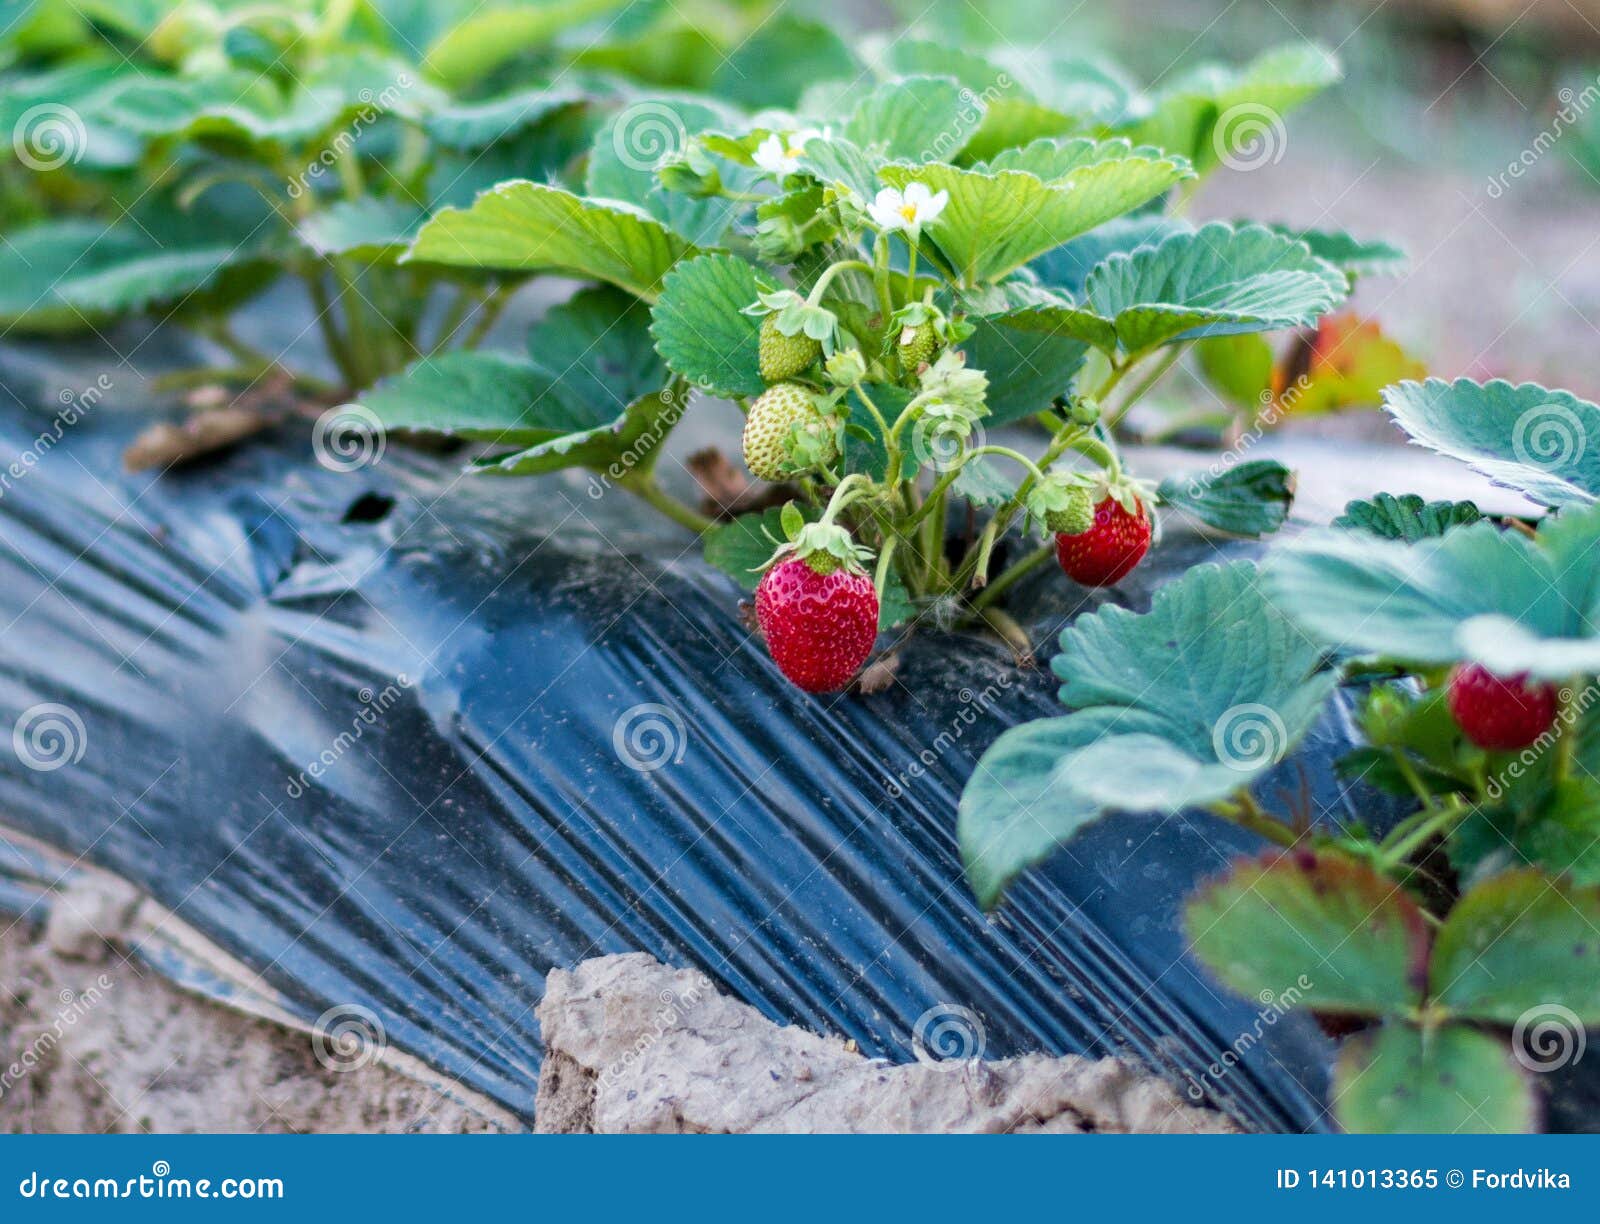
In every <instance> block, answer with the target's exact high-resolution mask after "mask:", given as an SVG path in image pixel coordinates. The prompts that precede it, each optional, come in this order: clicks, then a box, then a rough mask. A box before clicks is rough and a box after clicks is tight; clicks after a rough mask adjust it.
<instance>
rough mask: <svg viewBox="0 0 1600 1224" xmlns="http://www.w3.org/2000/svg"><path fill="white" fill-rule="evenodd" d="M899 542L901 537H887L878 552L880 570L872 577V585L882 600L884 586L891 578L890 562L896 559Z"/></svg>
mask: <svg viewBox="0 0 1600 1224" xmlns="http://www.w3.org/2000/svg"><path fill="white" fill-rule="evenodd" d="M899 542H900V537H899V536H896V535H888V536H885V537H884V541H883V547H882V548H880V549H879V550H878V568H877V571H876V572H875V573H874V574H873V576H872V585H873V587H874V589H876V590H877V592H878V598H879V599H880V600H881V599H882V598H883V584H884V583H885V582H886V581H887V580H888V577H889V562H890V561H892V560H893V559H894V549H895V545H896V544H898V543H899Z"/></svg>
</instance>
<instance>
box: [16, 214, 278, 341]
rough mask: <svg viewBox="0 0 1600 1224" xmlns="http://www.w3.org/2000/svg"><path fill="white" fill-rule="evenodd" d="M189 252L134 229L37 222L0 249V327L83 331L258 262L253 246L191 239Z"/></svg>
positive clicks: (77, 222)
mask: <svg viewBox="0 0 1600 1224" xmlns="http://www.w3.org/2000/svg"><path fill="white" fill-rule="evenodd" d="M195 237H196V243H195V245H193V246H181V245H176V244H172V243H168V244H165V245H163V244H161V243H159V242H157V241H155V240H154V239H153V238H152V237H151V235H150V234H149V233H148V232H147V231H146V230H144V229H141V228H140V227H138V226H136V225H121V226H110V227H108V226H106V225H105V224H103V223H101V222H96V221H80V220H69V219H63V220H59V221H44V222H41V223H39V224H37V225H34V226H30V227H28V228H26V229H23V230H18V231H15V232H13V233H11V234H9V235H7V237H6V241H5V243H4V244H0V324H3V325H4V326H7V327H15V328H17V329H19V330H21V331H24V332H27V331H56V330H61V329H74V328H79V327H85V326H88V325H90V324H91V323H92V322H94V321H95V320H97V319H100V318H104V317H107V316H111V315H118V314H124V313H131V312H137V311H141V310H145V309H148V308H150V307H152V306H156V305H159V304H164V303H172V302H177V301H180V300H182V299H185V298H188V297H190V296H191V295H193V294H197V293H202V292H205V291H208V290H210V289H212V288H213V287H215V286H217V285H218V284H219V282H220V280H221V278H222V277H223V275H224V273H226V272H228V271H229V270H230V269H235V270H236V269H240V268H242V267H243V266H244V265H247V264H252V263H255V262H257V261H259V260H260V258H261V254H262V252H261V249H260V248H248V247H244V246H239V245H236V244H234V243H232V242H227V241H219V240H211V239H210V238H209V237H208V236H207V235H205V234H197V235H196V236H195Z"/></svg>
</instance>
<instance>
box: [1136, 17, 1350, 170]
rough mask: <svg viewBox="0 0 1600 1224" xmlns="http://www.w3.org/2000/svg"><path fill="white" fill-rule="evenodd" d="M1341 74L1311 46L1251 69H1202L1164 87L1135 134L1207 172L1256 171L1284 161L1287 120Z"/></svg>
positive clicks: (1278, 52)
mask: <svg viewBox="0 0 1600 1224" xmlns="http://www.w3.org/2000/svg"><path fill="white" fill-rule="evenodd" d="M1341 75H1342V74H1341V73H1340V70H1339V63H1338V61H1337V60H1336V59H1335V58H1334V57H1333V56H1332V55H1331V54H1330V53H1329V52H1327V51H1325V50H1324V49H1323V48H1321V47H1318V46H1316V45H1315V44H1312V43H1305V42H1301V43H1292V44H1289V45H1287V46H1283V47H1278V48H1275V49H1274V50H1271V51H1267V52H1265V53H1264V54H1262V55H1260V56H1258V57H1257V58H1256V59H1254V60H1252V61H1251V62H1250V63H1249V64H1247V65H1245V66H1244V67H1243V68H1238V69H1234V68H1229V67H1226V66H1224V65H1220V64H1199V65H1196V66H1195V67H1194V68H1193V69H1191V70H1190V71H1188V72H1185V73H1183V74H1182V75H1181V76H1179V77H1178V78H1177V79H1175V80H1174V81H1173V82H1172V83H1171V84H1170V85H1168V86H1167V87H1166V88H1164V89H1162V90H1160V91H1159V92H1158V93H1157V94H1156V95H1155V97H1154V98H1153V99H1152V100H1151V104H1150V110H1149V113H1148V114H1147V115H1146V116H1145V117H1143V118H1142V119H1140V120H1139V121H1138V122H1137V123H1136V124H1135V125H1134V127H1133V129H1132V131H1130V132H1128V133H1127V134H1128V135H1129V136H1131V137H1132V138H1133V139H1134V140H1136V141H1138V142H1140V143H1143V144H1153V145H1156V146H1157V147H1159V148H1163V149H1171V150H1172V151H1173V152H1175V153H1179V154H1182V155H1183V156H1184V157H1187V158H1188V159H1189V160H1190V161H1191V162H1192V163H1193V164H1194V167H1195V169H1196V170H1198V171H1200V172H1201V173H1202V174H1203V173H1206V172H1207V171H1209V170H1212V169H1215V168H1216V167H1217V166H1219V165H1223V164H1226V165H1228V166H1230V167H1233V168H1235V169H1243V170H1249V169H1254V168H1256V167H1258V166H1262V165H1266V164H1267V163H1269V162H1276V161H1278V160H1279V159H1281V158H1282V157H1283V153H1284V148H1285V145H1286V142H1287V139H1288V137H1287V133H1286V132H1285V130H1284V125H1283V116H1284V115H1285V114H1286V113H1287V112H1288V111H1289V110H1290V109H1291V108H1293V107H1295V106H1297V105H1299V104H1300V103H1301V102H1304V101H1305V100H1306V99H1308V98H1310V97H1312V96H1313V95H1315V94H1317V93H1320V92H1321V91H1322V90H1323V89H1325V88H1327V87H1328V86H1329V85H1332V84H1333V83H1334V82H1336V81H1337V80H1339V78H1340V76H1341Z"/></svg>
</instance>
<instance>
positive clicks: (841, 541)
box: [761, 503, 872, 575]
mask: <svg viewBox="0 0 1600 1224" xmlns="http://www.w3.org/2000/svg"><path fill="white" fill-rule="evenodd" d="M791 505H792V503H791ZM790 560H794V561H804V562H805V563H806V564H807V565H809V566H810V567H811V568H812V569H813V570H815V571H816V572H817V573H818V574H823V575H827V574H832V573H835V572H836V571H838V570H841V569H842V570H846V571H848V572H849V573H852V574H864V573H866V572H867V571H866V565H867V563H868V562H870V561H871V560H872V550H871V549H870V548H867V547H865V546H863V545H861V544H857V543H856V542H855V539H854V538H853V537H852V536H851V535H850V533H849V531H847V530H846V529H845V528H843V527H841V526H839V525H838V524H837V523H830V522H826V521H822V522H816V523H806V524H804V525H802V526H801V527H800V528H799V529H798V530H797V531H795V532H794V534H793V535H792V536H791V538H790V539H788V540H786V541H785V542H784V543H782V544H780V545H778V548H777V551H776V552H774V553H773V554H772V556H770V557H769V558H767V561H766V564H765V565H763V566H762V567H761V569H762V571H766V570H769V569H771V568H772V567H773V566H775V565H777V564H778V563H779V562H781V561H790Z"/></svg>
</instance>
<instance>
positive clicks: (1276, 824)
mask: <svg viewBox="0 0 1600 1224" xmlns="http://www.w3.org/2000/svg"><path fill="white" fill-rule="evenodd" d="M1211 810H1212V811H1213V812H1215V813H1216V814H1217V815H1218V816H1221V817H1222V818H1223V819H1225V820H1231V821H1232V822H1233V823H1234V824H1236V825H1238V826H1239V827H1240V828H1241V829H1248V830H1250V832H1252V833H1256V834H1259V835H1260V836H1262V837H1264V838H1266V839H1267V840H1268V841H1270V842H1276V843H1277V844H1278V845H1280V846H1293V845H1294V844H1295V843H1296V842H1298V841H1299V840H1300V835H1299V834H1297V833H1296V832H1295V831H1294V830H1293V829H1291V828H1290V827H1289V826H1288V825H1286V824H1284V823H1283V821H1281V820H1278V819H1277V818H1276V817H1273V816H1269V815H1268V814H1267V813H1266V812H1264V811H1262V810H1261V808H1260V806H1259V805H1258V804H1257V803H1256V801H1255V796H1254V795H1252V794H1251V793H1250V792H1249V791H1243V792H1241V793H1240V795H1239V797H1238V798H1237V800H1235V801H1234V802H1232V803H1229V802H1226V801H1224V802H1222V803H1217V804H1213V805H1212V807H1211Z"/></svg>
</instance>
